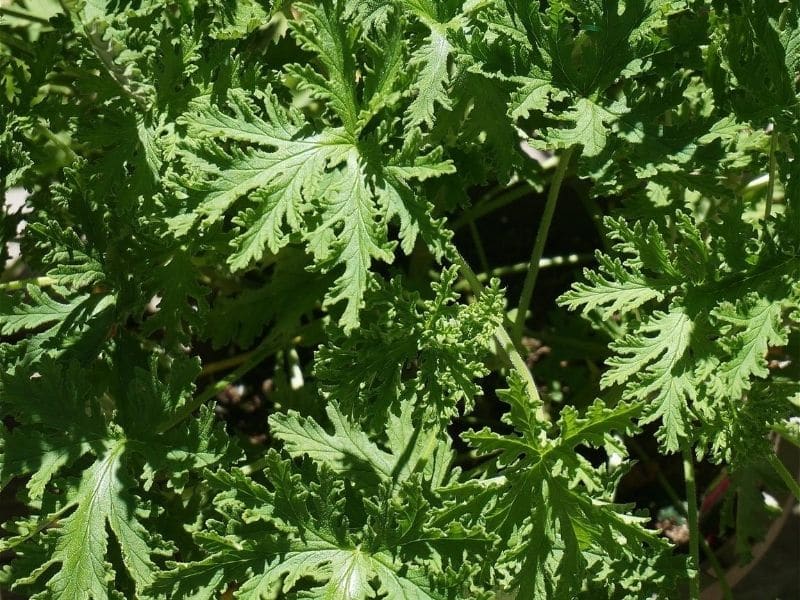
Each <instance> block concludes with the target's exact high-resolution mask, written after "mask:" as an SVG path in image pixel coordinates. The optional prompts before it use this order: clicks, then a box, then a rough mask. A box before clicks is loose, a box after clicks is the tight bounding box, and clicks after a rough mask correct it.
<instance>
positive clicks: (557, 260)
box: [454, 253, 595, 291]
mask: <svg viewBox="0 0 800 600" xmlns="http://www.w3.org/2000/svg"><path fill="white" fill-rule="evenodd" d="M594 259H595V258H594V254H586V253H583V254H564V255H559V256H550V257H547V258H543V259H541V260H540V261H539V269H548V268H550V267H560V266H563V265H579V264H584V263H590V262H592V261H593V260H594ZM527 270H528V263H526V262H522V263H515V264H513V265H507V266H504V267H496V268H494V269H492V270H490V271H486V272H484V273H477V274H476V277H477V278H478V281H480V282H481V283H484V282H486V281H489V279H491V278H492V277H504V276H506V275H515V274H517V273H525V272H527ZM468 287H470V286H469V282H467V281H465V280H460V281H459V282H458V283H456V284H455V286H454V288H455V289H456V290H458V291H462V290H464V289H466V288H468Z"/></svg>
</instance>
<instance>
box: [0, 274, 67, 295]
mask: <svg viewBox="0 0 800 600" xmlns="http://www.w3.org/2000/svg"><path fill="white" fill-rule="evenodd" d="M55 283H56V280H55V279H53V278H52V277H34V278H33V279H15V280H14V281H6V282H5V283H0V290H3V291H6V292H15V291H17V290H24V289H25V288H26V287H27V286H29V285H35V286H37V287H49V286H51V285H54V284H55Z"/></svg>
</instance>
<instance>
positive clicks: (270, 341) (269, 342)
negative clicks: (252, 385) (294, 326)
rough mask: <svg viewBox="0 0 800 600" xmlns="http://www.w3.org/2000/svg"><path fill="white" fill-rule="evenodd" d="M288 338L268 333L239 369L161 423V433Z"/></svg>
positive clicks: (275, 333)
mask: <svg viewBox="0 0 800 600" xmlns="http://www.w3.org/2000/svg"><path fill="white" fill-rule="evenodd" d="M287 340H288V336H287V335H286V334H285V333H283V332H274V333H272V334H270V335H268V336H267V337H266V338H264V340H263V341H262V342H261V343H260V344H259V345H258V347H257V348H256V349H255V350H253V352H252V353H251V354H250V356H249V357H248V358H247V360H246V361H245V362H244V363H242V364H241V365H240V366H239V368H238V369H236V370H235V371H233V372H231V373H230V374H229V375H228V376H227V377H225V378H223V379H220V380H219V381H218V382H216V383H214V384H212V385H209V386H208V387H206V389H204V390H203V391H202V392H201V393H200V394H198V395H197V396H195V397H194V398H193V399H192V400H191V401H190V402H188V403H187V404H185V405H184V406H183V407H181V409H180V410H179V411H178V412H176V413H175V414H174V415H173V416H172V417H171V418H169V419H168V420H167V421H165V422H164V423H163V424H161V425H160V426H159V428H158V432H159V433H163V432H165V431H167V430H169V429H172V428H173V427H175V426H176V425H177V424H178V423H180V422H182V421H183V420H184V419H187V418H188V417H189V416H191V414H192V413H193V412H194V411H196V410H197V409H198V408H200V407H201V406H202V405H203V404H205V403H206V402H208V401H209V400H211V399H212V398H213V397H214V396H216V395H217V394H219V393H220V392H221V391H222V390H224V389H225V388H226V387H228V386H229V385H231V384H232V383H235V382H236V381H238V380H239V379H241V378H242V377H243V376H244V375H245V374H247V373H249V372H250V371H252V370H253V369H254V368H255V367H257V366H258V365H259V364H261V362H262V361H263V360H264V359H265V358H266V357H268V356H269V355H271V354H274V353H275V352H277V351H278V350H280V349H281V347H283V346H284V345H285V344H286V342H287Z"/></svg>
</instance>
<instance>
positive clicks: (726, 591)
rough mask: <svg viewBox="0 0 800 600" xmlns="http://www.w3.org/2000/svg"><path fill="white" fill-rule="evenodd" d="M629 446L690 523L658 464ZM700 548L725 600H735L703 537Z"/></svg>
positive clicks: (637, 447)
mask: <svg viewBox="0 0 800 600" xmlns="http://www.w3.org/2000/svg"><path fill="white" fill-rule="evenodd" d="M627 444H628V445H629V446H630V447H631V448H633V451H634V452H635V453H636V455H637V456H638V457H639V458H640V459H641V460H642V462H643V463H645V464H647V465H651V466H652V467H654V472H655V474H656V479H657V480H658V483H659V484H660V485H661V487H662V488H663V489H664V491H665V492H666V493H667V496H669V499H670V501H671V502H672V505H673V506H674V507H675V510H677V511H678V512H679V513H680V515H681V516H682V517H683V518H685V519H687V521H688V515H687V513H686V509H685V508H684V506H683V502H682V501H681V499H680V496H678V492H676V491H675V488H674V487H672V484H671V483H670V482H669V481H668V480H667V478H666V477H664V474H663V473H662V472H661V469H660V468H659V466H658V463H656V462H655V461H653V459H652V458H650V455H649V454H647V452H645V451H644V448H642V447H641V446H640V445H639V444H638V443H637V442H636V441H635V440H633V439H629V440H628V441H627ZM700 546H701V549H702V550H703V554H704V555H705V557H706V558H707V559H708V562H710V563H711V568H712V569H714V574H715V575H716V577H717V583H719V587H720V590H721V591H722V597H723V598H724V599H725V600H733V591H732V590H731V586H730V584H729V583H728V578H727V575H726V573H725V570H724V569H723V568H722V565H721V564H720V562H719V560H718V559H717V555H716V554H714V551H713V550H712V549H711V546H709V545H708V542H706V541H705V539H703V537H702V536H700Z"/></svg>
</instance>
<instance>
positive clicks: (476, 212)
mask: <svg viewBox="0 0 800 600" xmlns="http://www.w3.org/2000/svg"><path fill="white" fill-rule="evenodd" d="M531 191H532V188H531V187H530V186H529V185H528V184H527V183H523V184H521V185H519V186H517V187H512V188H511V189H509V190H506V191H505V192H503V193H502V194H498V195H497V196H496V197H494V198H490V199H489V200H486V201H485V202H481V203H480V204H476V205H475V206H473V207H472V208H471V209H469V210H467V211H466V212H465V213H464V214H463V215H461V217H459V218H458V219H456V221H455V222H454V223H453V225H452V228H453V231H456V230H458V229H461V228H462V227H464V226H465V225H468V224H469V222H470V221H477V220H478V219H480V218H481V217H484V216H486V215H488V214H489V213H493V212H494V211H496V210H498V209H500V208H503V207H504V206H506V205H508V204H511V203H512V202H514V201H515V200H518V199H519V198H522V197H524V196H527V195H528V194H530V193H531Z"/></svg>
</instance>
